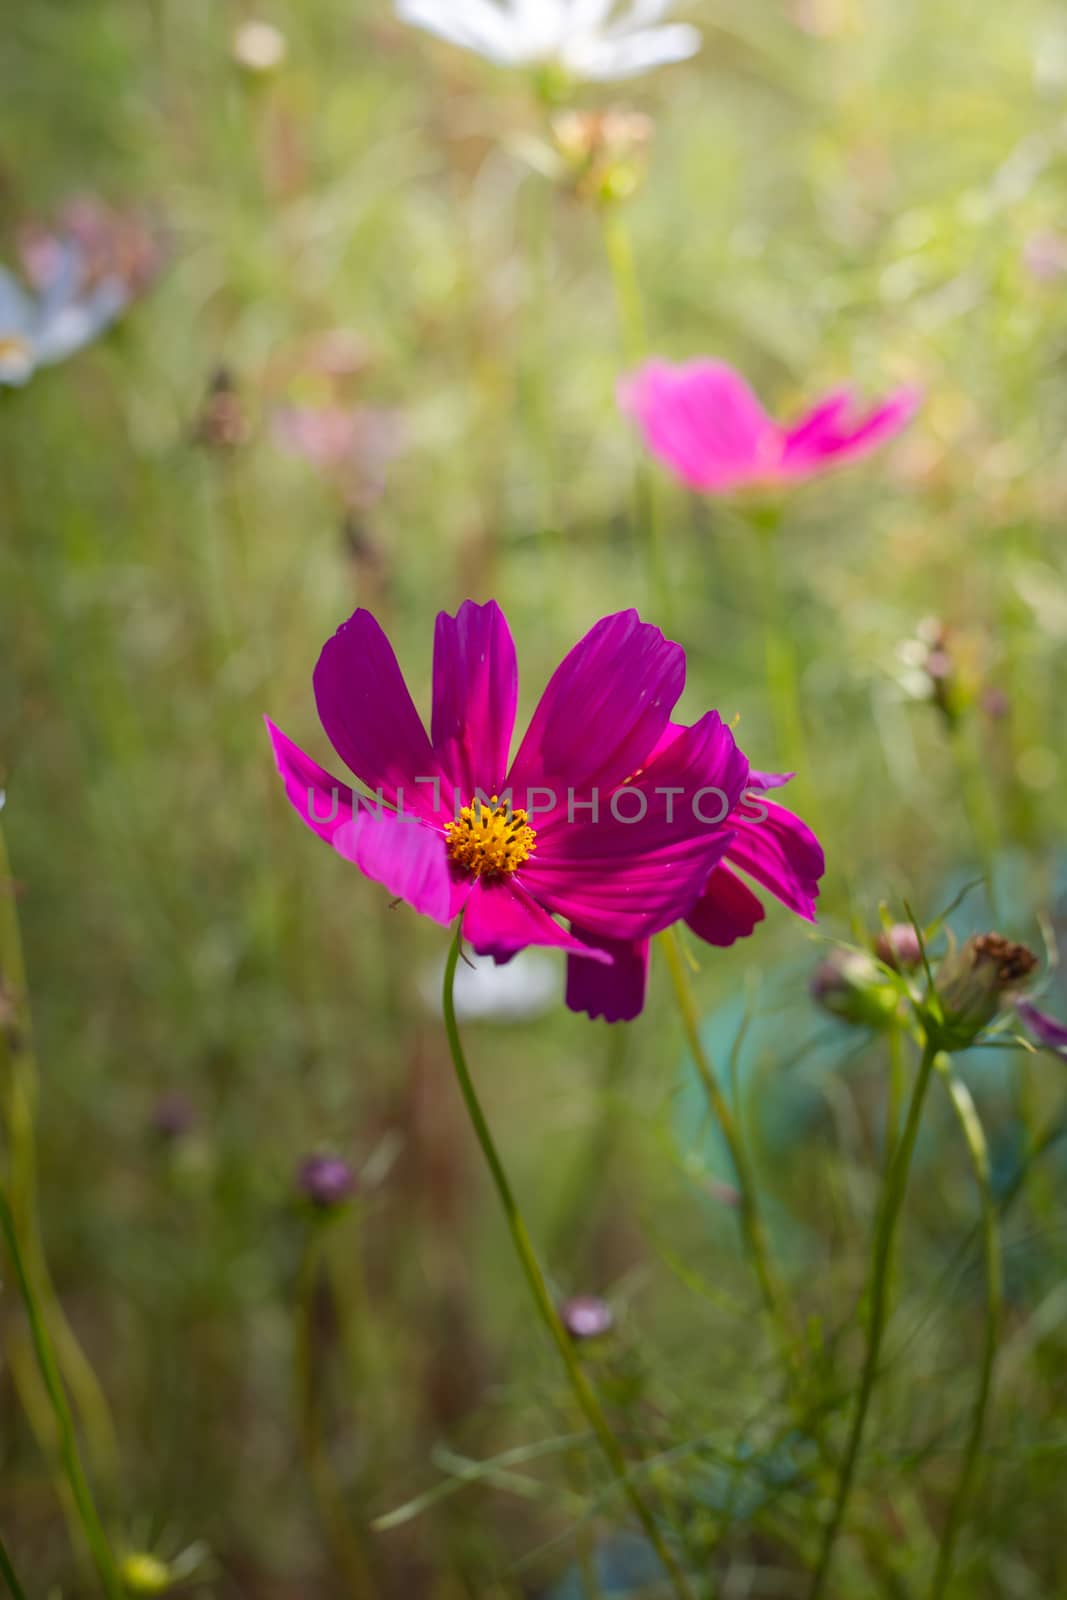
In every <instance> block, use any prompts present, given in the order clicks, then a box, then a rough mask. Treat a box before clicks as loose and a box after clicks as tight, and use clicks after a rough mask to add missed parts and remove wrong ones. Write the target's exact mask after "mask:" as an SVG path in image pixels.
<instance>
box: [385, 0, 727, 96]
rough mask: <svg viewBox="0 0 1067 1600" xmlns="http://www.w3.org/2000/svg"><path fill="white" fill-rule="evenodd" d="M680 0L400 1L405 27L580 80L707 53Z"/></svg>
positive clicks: (623, 74)
mask: <svg viewBox="0 0 1067 1600" xmlns="http://www.w3.org/2000/svg"><path fill="white" fill-rule="evenodd" d="M673 3H674V0H628V3H624V4H617V3H616V0H397V7H396V10H397V16H398V17H400V19H401V20H402V21H403V22H411V23H414V24H415V25H416V27H420V28H426V29H428V30H429V32H431V33H436V34H438V35H439V36H440V37H441V38H442V39H448V40H449V41H450V42H451V43H452V44H458V45H462V46H463V47H464V48H465V49H467V50H476V51H477V52H478V54H479V55H483V56H487V57H488V58H489V60H490V61H495V62H496V63H497V65H498V66H502V67H527V66H548V65H556V66H559V67H561V68H562V69H563V71H564V72H566V73H567V74H569V75H570V76H571V77H574V78H602V79H612V78H630V77H634V76H636V75H637V74H638V73H641V72H648V71H649V70H650V69H651V68H653V67H661V66H663V65H665V64H666V63H667V62H670V61H684V60H686V58H687V57H689V56H692V55H695V54H696V53H697V51H698V50H699V49H700V45H701V37H700V34H699V33H698V31H697V29H696V28H693V27H691V26H690V25H689V24H688V23H684V22H674V23H666V24H664V22H663V19H664V17H666V16H667V15H668V13H669V12H670V10H671V7H672V4H673Z"/></svg>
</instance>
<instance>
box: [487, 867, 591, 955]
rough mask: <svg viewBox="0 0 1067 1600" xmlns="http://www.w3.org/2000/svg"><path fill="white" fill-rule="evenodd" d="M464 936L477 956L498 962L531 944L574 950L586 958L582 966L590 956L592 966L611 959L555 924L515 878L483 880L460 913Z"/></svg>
mask: <svg viewBox="0 0 1067 1600" xmlns="http://www.w3.org/2000/svg"><path fill="white" fill-rule="evenodd" d="M463 933H464V936H465V937H466V938H467V939H468V940H469V941H470V943H471V944H472V945H473V947H474V949H475V950H476V951H477V952H478V954H479V955H480V956H492V957H493V959H494V960H496V961H501V962H503V961H510V960H511V958H512V956H513V955H516V954H517V953H518V951H520V950H525V949H526V947H527V945H531V944H536V945H547V946H549V947H550V948H553V949H559V950H570V951H574V952H575V953H577V954H578V955H580V956H581V957H583V958H585V959H584V960H583V965H589V964H590V962H589V960H588V958H589V957H592V964H595V963H596V962H598V961H604V962H609V961H610V960H611V957H610V956H608V955H606V954H604V952H602V951H598V950H587V949H586V947H585V945H584V944H583V943H582V941H581V940H579V939H576V938H574V937H573V935H572V934H569V933H568V932H567V930H566V928H561V927H560V925H559V923H558V922H554V921H553V920H552V918H551V917H550V916H549V914H548V912H547V911H545V910H543V909H542V907H541V906H539V905H538V904H537V901H536V900H534V899H533V898H532V897H531V896H530V895H529V894H527V893H526V891H525V890H524V889H523V888H522V886H521V884H518V883H516V882H515V880H514V878H510V879H505V880H502V881H497V882H484V881H483V882H481V883H479V884H478V885H477V886H476V888H475V889H474V890H473V892H472V893H471V896H470V898H469V900H468V901H467V909H466V911H465V912H464V914H463Z"/></svg>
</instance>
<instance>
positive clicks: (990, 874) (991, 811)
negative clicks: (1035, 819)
mask: <svg viewBox="0 0 1067 1600" xmlns="http://www.w3.org/2000/svg"><path fill="white" fill-rule="evenodd" d="M976 734H977V729H976V727H975V726H974V718H973V717H972V716H958V717H956V718H954V720H953V721H952V723H951V724H950V727H949V744H950V746H951V749H952V757H953V760H954V762H955V764H956V781H957V783H958V784H959V791H960V797H961V799H962V801H963V810H964V814H965V815H966V817H967V821H968V822H969V824H970V827H971V833H972V835H973V838H974V844H975V849H976V850H977V852H978V859H979V861H980V863H981V867H982V875H983V877H984V878H985V882H986V892H987V894H988V896H989V909H990V912H991V914H992V916H993V917H994V919H995V918H996V916H997V878H996V864H997V848H998V845H999V840H1000V828H999V824H998V820H997V812H996V807H995V805H994V801H993V796H992V793H991V791H990V787H989V772H988V769H987V768H986V767H985V766H983V764H982V756H981V752H980V750H979V748H978V745H977V743H976Z"/></svg>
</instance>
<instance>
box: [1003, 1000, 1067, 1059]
mask: <svg viewBox="0 0 1067 1600" xmlns="http://www.w3.org/2000/svg"><path fill="white" fill-rule="evenodd" d="M1015 1009H1016V1011H1017V1012H1018V1013H1019V1020H1020V1022H1021V1023H1022V1025H1023V1027H1024V1028H1025V1029H1026V1031H1027V1033H1029V1034H1030V1036H1031V1037H1032V1038H1033V1039H1035V1040H1036V1041H1037V1043H1038V1044H1039V1045H1042V1046H1043V1047H1044V1048H1045V1049H1046V1050H1054V1051H1056V1053H1057V1054H1058V1055H1061V1056H1063V1055H1067V1027H1065V1026H1064V1024H1063V1023H1062V1022H1057V1020H1056V1018H1055V1017H1052V1016H1050V1015H1049V1013H1048V1012H1047V1011H1041V1010H1040V1009H1039V1008H1038V1007H1037V1006H1035V1005H1034V1003H1033V1001H1032V1000H1017V1001H1016V1002H1015Z"/></svg>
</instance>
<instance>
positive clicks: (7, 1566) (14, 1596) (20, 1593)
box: [0, 1535, 26, 1600]
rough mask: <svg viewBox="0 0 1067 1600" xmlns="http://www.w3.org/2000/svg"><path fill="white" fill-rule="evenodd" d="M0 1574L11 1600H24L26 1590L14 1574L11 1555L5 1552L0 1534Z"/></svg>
mask: <svg viewBox="0 0 1067 1600" xmlns="http://www.w3.org/2000/svg"><path fill="white" fill-rule="evenodd" d="M0 1576H2V1577H3V1580H4V1582H5V1583H6V1584H7V1587H8V1590H9V1591H10V1594H11V1600H26V1591H25V1589H24V1588H23V1587H22V1585H21V1583H20V1582H19V1580H18V1578H17V1577H16V1575H15V1568H14V1567H13V1565H12V1563H11V1557H10V1556H9V1555H8V1553H7V1545H6V1544H5V1543H4V1540H3V1536H2V1535H0Z"/></svg>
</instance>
